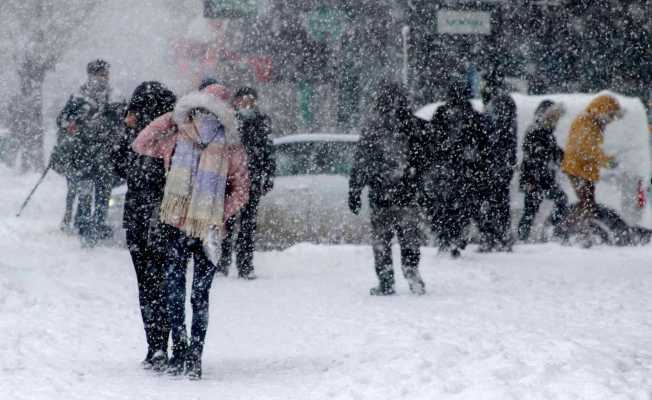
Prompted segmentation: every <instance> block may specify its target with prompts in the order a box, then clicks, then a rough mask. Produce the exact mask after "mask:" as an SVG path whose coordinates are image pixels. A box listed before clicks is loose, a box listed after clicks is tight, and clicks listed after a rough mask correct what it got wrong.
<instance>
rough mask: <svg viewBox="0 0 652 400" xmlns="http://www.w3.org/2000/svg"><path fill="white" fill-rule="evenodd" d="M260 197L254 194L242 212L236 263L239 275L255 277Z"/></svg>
mask: <svg viewBox="0 0 652 400" xmlns="http://www.w3.org/2000/svg"><path fill="white" fill-rule="evenodd" d="M258 202H259V201H258V198H257V197H256V196H253V197H251V198H250V199H249V202H248V203H247V204H246V205H245V206H244V207H243V209H242V211H241V213H240V232H238V240H237V242H236V263H237V266H238V276H239V277H241V278H254V277H255V275H253V272H254V265H253V259H254V250H255V247H256V218H257V215H258Z"/></svg>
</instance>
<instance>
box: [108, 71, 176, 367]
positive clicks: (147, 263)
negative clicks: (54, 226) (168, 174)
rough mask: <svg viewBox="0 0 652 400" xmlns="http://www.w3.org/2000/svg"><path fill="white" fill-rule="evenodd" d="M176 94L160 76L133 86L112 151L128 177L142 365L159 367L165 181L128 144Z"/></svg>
mask: <svg viewBox="0 0 652 400" xmlns="http://www.w3.org/2000/svg"><path fill="white" fill-rule="evenodd" d="M175 102H176V96H175V95H174V93H172V92H171V91H170V90H168V89H167V88H166V87H165V86H163V85H162V84H161V83H159V82H153V81H152V82H143V83H141V84H140V85H138V87H137V88H136V90H134V93H133V95H132V96H131V100H130V101H129V105H128V106H127V117H126V118H125V123H126V125H127V126H126V129H124V130H123V134H122V136H121V138H120V141H119V143H118V146H116V148H115V149H114V151H113V155H112V156H113V157H112V158H113V162H114V170H115V173H116V175H118V176H119V177H120V178H122V179H125V180H126V181H127V193H126V195H125V205H124V213H123V222H122V226H123V227H124V228H125V229H126V236H127V247H128V248H129V253H130V255H131V260H132V262H133V265H134V269H135V271H136V279H137V282H138V295H139V296H138V297H139V303H140V311H141V315H142V319H143V326H144V328H145V338H146V340H147V355H146V356H145V360H144V361H143V367H144V368H146V369H150V368H151V369H154V370H156V371H162V370H163V369H165V367H166V366H167V348H168V336H169V335H170V327H169V324H168V322H167V321H168V317H167V311H166V307H165V269H164V268H163V263H164V255H165V244H164V243H163V242H162V240H161V234H160V233H161V229H160V228H161V227H160V224H159V222H158V208H159V206H160V204H161V200H162V198H163V188H164V187H165V169H164V167H163V160H161V159H159V158H154V157H149V156H143V155H140V154H137V153H135V152H134V151H133V150H132V149H131V143H132V142H133V141H134V139H135V138H136V136H137V134H138V132H140V131H141V130H143V129H144V128H145V127H146V126H147V125H149V123H150V122H152V121H153V120H154V119H155V118H157V117H159V116H161V115H163V114H165V113H168V112H170V111H172V110H173V109H174V103H175Z"/></svg>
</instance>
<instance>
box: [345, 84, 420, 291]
mask: <svg viewBox="0 0 652 400" xmlns="http://www.w3.org/2000/svg"><path fill="white" fill-rule="evenodd" d="M377 96H378V98H377V100H376V106H375V108H374V112H373V114H372V115H371V116H370V118H369V120H367V121H366V123H364V124H363V129H362V135H361V137H360V141H359V143H358V145H357V150H356V155H355V162H354V165H353V170H352V171H351V178H350V181H349V208H350V209H351V211H352V212H353V213H354V214H357V213H359V212H360V208H361V206H362V200H361V194H362V189H363V188H364V187H365V186H368V187H369V206H370V208H371V229H372V246H373V252H374V260H375V269H376V274H377V276H378V280H379V283H378V285H377V286H374V287H373V288H371V290H370V294H371V295H372V296H387V295H393V294H394V293H395V289H394V283H395V282H394V268H393V265H392V249H391V243H392V238H393V237H394V235H396V236H397V237H398V242H399V245H400V247H401V263H402V269H403V275H404V276H405V279H406V280H407V281H408V283H409V286H410V291H411V292H412V293H414V294H418V295H422V294H425V284H424V282H423V280H422V279H421V275H420V274H419V259H420V249H419V230H418V215H419V214H418V206H417V202H416V191H417V189H418V187H419V185H420V174H419V171H420V169H421V167H420V163H421V160H420V155H421V154H423V153H422V151H421V146H420V141H419V136H418V131H417V130H416V129H415V126H416V123H415V121H414V118H415V117H413V116H412V113H411V112H410V110H409V108H408V106H407V96H406V95H405V93H404V91H403V90H402V89H401V87H400V86H399V85H398V84H396V83H393V82H387V81H384V82H381V84H380V85H379V88H378V91H377Z"/></svg>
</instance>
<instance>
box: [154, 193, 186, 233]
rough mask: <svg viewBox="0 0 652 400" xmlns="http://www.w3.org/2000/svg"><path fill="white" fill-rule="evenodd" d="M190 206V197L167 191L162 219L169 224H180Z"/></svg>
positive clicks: (162, 209)
mask: <svg viewBox="0 0 652 400" xmlns="http://www.w3.org/2000/svg"><path fill="white" fill-rule="evenodd" d="M189 207H190V197H187V196H180V195H175V194H169V193H166V195H165V196H164V198H163V203H162V204H161V214H160V220H161V222H164V223H166V224H169V225H173V226H179V225H180V224H181V223H182V222H183V219H184V218H185V216H186V215H187V214H188V208H189Z"/></svg>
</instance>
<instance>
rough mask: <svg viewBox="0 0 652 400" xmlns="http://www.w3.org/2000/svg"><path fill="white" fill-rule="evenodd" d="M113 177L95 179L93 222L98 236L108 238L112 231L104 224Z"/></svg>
mask: <svg viewBox="0 0 652 400" xmlns="http://www.w3.org/2000/svg"><path fill="white" fill-rule="evenodd" d="M112 179H113V177H112V176H110V175H108V176H100V177H98V179H96V180H95V210H94V215H93V222H94V224H95V229H96V230H97V234H98V237H99V238H102V239H108V238H110V237H111V236H113V232H112V231H110V228H109V227H107V226H106V217H107V214H108V210H109V200H110V198H111V189H112V183H113V182H112Z"/></svg>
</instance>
